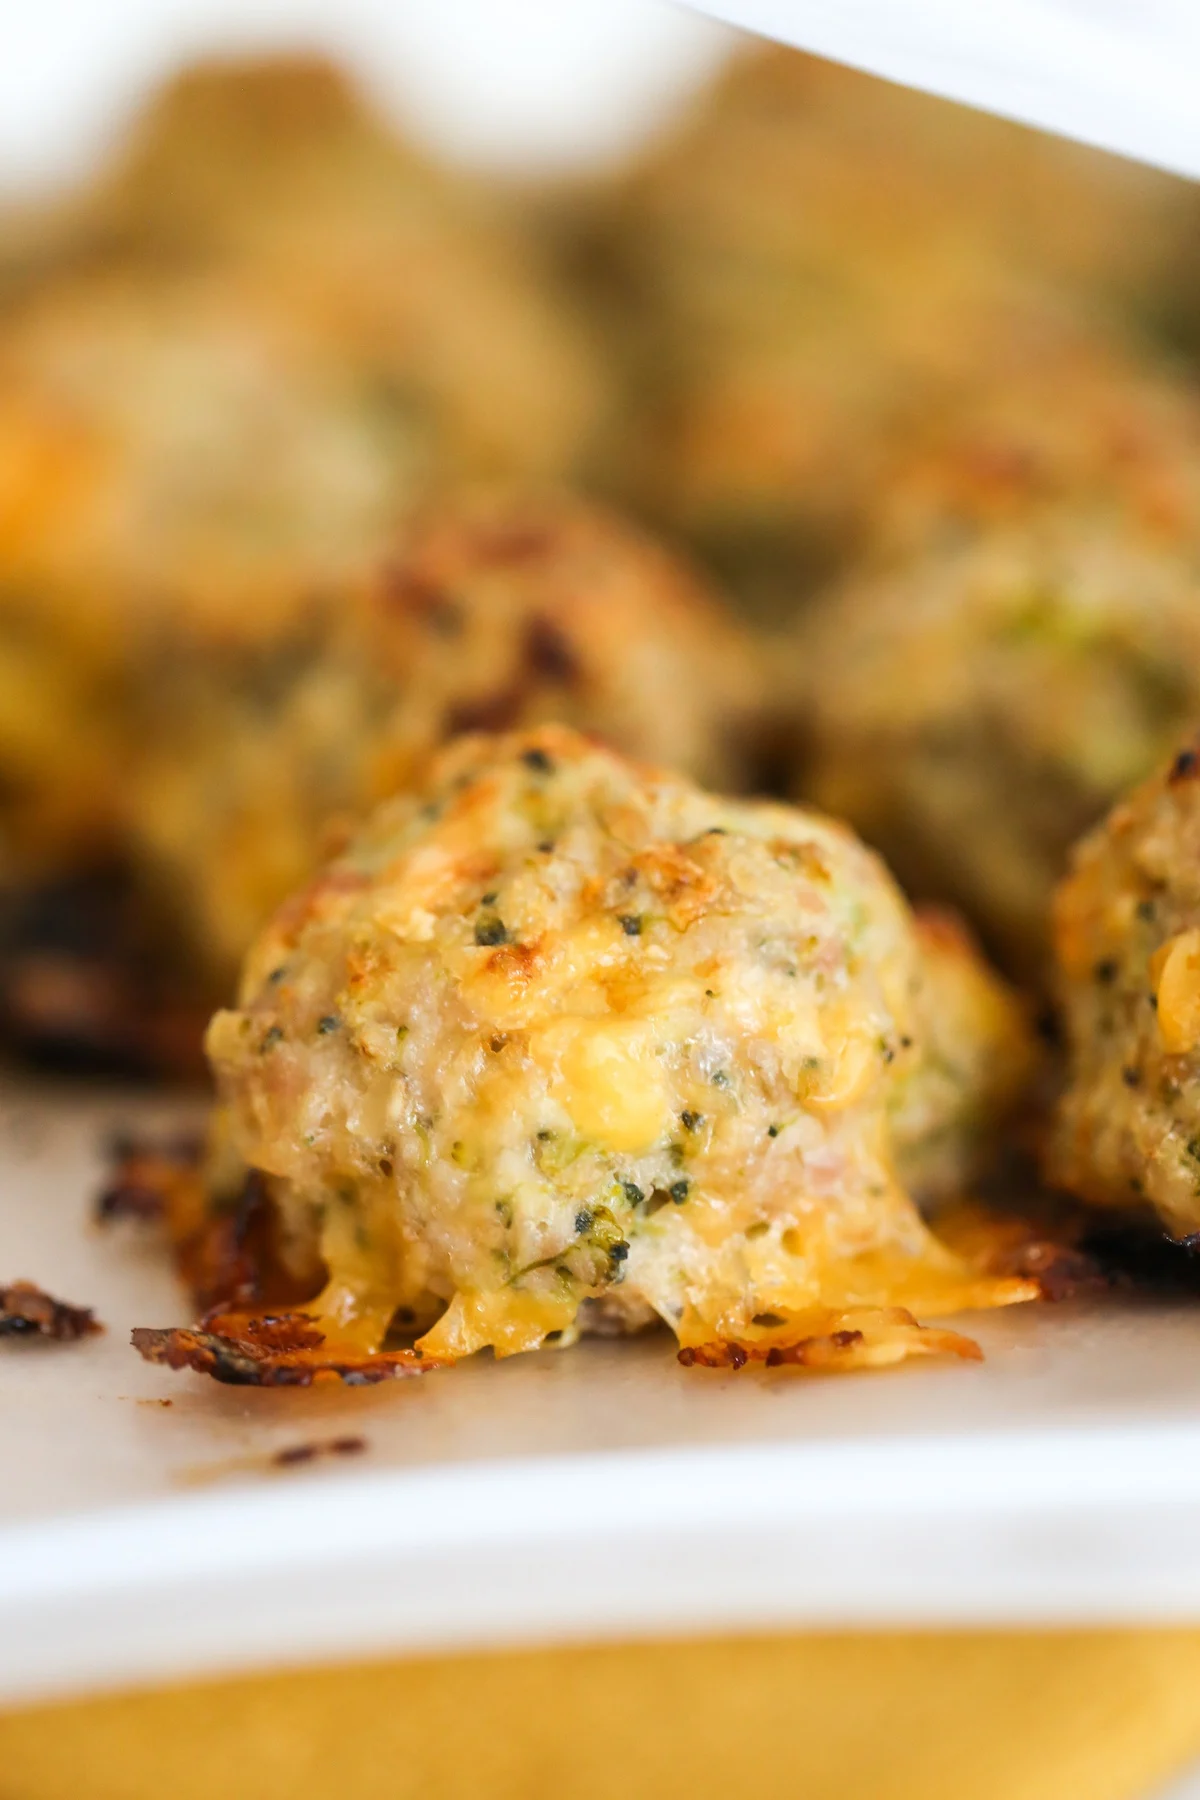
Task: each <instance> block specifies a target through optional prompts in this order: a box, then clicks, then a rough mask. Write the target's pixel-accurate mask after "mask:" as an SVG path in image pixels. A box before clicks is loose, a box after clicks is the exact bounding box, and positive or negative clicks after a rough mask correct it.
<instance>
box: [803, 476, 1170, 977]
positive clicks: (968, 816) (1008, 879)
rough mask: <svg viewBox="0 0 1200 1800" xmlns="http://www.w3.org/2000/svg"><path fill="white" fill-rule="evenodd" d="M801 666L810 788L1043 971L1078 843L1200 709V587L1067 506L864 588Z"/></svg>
mask: <svg viewBox="0 0 1200 1800" xmlns="http://www.w3.org/2000/svg"><path fill="white" fill-rule="evenodd" d="M796 659H797V669H798V674H799V681H800V683H801V685H802V688H803V693H804V696H805V715H804V724H805V726H806V728H807V729H808V730H809V732H810V741H809V744H808V749H807V753H806V755H805V756H804V757H803V758H802V762H803V770H802V779H801V789H802V791H803V792H804V793H806V794H809V795H811V796H812V797H813V798H814V799H815V800H816V801H817V803H818V804H819V805H822V806H824V807H826V808H828V809H829V810H830V811H833V812H836V813H838V814H840V815H842V816H844V817H846V818H848V819H849V820H850V821H851V823H852V824H854V825H855V827H856V828H857V829H858V830H860V831H861V832H862V833H863V835H864V836H865V837H866V838H867V839H868V841H869V842H871V843H873V844H875V845H876V846H877V847H878V848H879V849H880V850H882V851H883V853H884V855H885V856H886V857H887V858H888V860H889V862H890V863H891V864H892V866H893V867H894V868H895V870H896V872H897V874H898V875H899V877H900V879H901V881H902V882H903V883H904V884H905V887H906V888H907V889H908V891H909V892H911V893H914V894H917V895H920V896H923V897H937V898H944V899H948V900H951V901H953V902H954V903H955V904H957V905H959V906H961V907H962V908H963V910H964V911H965V912H966V913H967V914H968V916H969V917H970V918H971V919H972V920H973V921H974V922H975V923H976V924H978V925H979V927H980V928H981V929H982V931H983V933H984V936H985V939H986V941H988V942H989V944H990V945H991V946H992V947H994V948H996V949H997V950H999V951H1001V952H1002V953H1003V956H1004V958H1005V959H1006V960H1007V961H1008V962H1009V963H1010V964H1011V965H1013V966H1014V967H1016V968H1018V969H1020V970H1021V971H1022V972H1024V973H1025V974H1028V975H1032V976H1040V975H1041V974H1042V973H1044V969H1045V963H1046V960H1047V955H1048V945H1047V937H1048V923H1049V908H1050V895H1051V892H1052V889H1053V886H1054V883H1055V881H1056V880H1057V879H1058V877H1059V876H1060V874H1061V873H1062V870H1063V867H1064V866H1065V861H1066V855H1067V851H1068V849H1069V847H1070V845H1071V844H1072V842H1073V841H1074V840H1075V838H1077V837H1078V836H1079V834H1080V832H1082V831H1084V830H1086V829H1087V828H1088V827H1089V826H1090V825H1091V824H1093V823H1094V822H1095V820H1096V819H1097V818H1099V817H1101V816H1102V815H1103V813H1104V811H1105V808H1106V807H1107V806H1109V805H1111V803H1112V801H1113V799H1114V798H1115V797H1116V795H1118V794H1119V793H1120V792H1121V791H1122V790H1123V789H1124V788H1125V787H1127V786H1128V785H1129V784H1130V783H1131V782H1133V781H1136V780H1138V779H1140V778H1141V777H1142V776H1143V775H1144V774H1145V773H1146V772H1147V770H1149V769H1151V768H1153V766H1154V763H1155V761H1156V759H1157V758H1158V757H1160V756H1161V755H1163V754H1164V753H1165V750H1166V748H1167V747H1168V746H1169V745H1170V743H1171V742H1172V740H1173V738H1174V737H1175V736H1176V734H1177V733H1178V732H1179V730H1180V729H1181V728H1182V727H1183V726H1185V725H1186V723H1187V721H1188V720H1189V718H1190V717H1191V716H1192V715H1194V714H1195V713H1196V712H1197V711H1200V576H1198V574H1197V569H1196V566H1195V563H1194V559H1193V558H1192V557H1190V556H1188V555H1186V554H1185V553H1184V552H1183V550H1182V549H1181V548H1180V546H1179V545H1178V544H1177V543H1175V542H1173V541H1172V540H1171V539H1170V538H1168V539H1167V540H1162V539H1160V538H1159V537H1157V536H1155V535H1152V534H1150V533H1149V532H1145V531H1140V530H1134V529H1132V528H1127V527H1126V526H1125V525H1124V523H1123V522H1121V521H1119V520H1116V521H1114V520H1105V519H1104V517H1103V516H1102V515H1101V514H1099V513H1097V512H1095V511H1093V510H1091V509H1087V508H1080V509H1072V508H1070V507H1067V506H1065V505H1064V506H1060V507H1057V508H1055V509H1054V510H1053V512H1052V514H1050V515H1049V516H1037V517H1033V518H1028V519H1025V520H1022V521H1020V522H1013V523H1011V524H1009V525H1006V526H1004V527H998V528H996V529H995V530H992V531H985V532H983V533H981V534H980V535H979V536H978V537H976V538H975V539H973V540H970V541H968V542H966V543H965V544H962V545H958V546H954V545H951V546H945V545H938V546H935V547H933V548H931V549H929V550H927V551H925V552H924V553H922V554H919V555H915V556H913V557H912V558H910V559H908V560H903V561H901V562H900V563H899V564H898V565H897V566H895V567H891V568H886V569H884V570H882V571H873V572H871V573H870V574H867V575H864V576H863V577H862V578H860V579H859V580H858V581H857V582H853V583H851V584H849V585H848V586H847V588H846V589H845V590H844V591H843V592H842V593H841V594H840V595H839V596H838V597H837V598H836V599H834V600H832V601H831V602H830V604H829V606H828V608H827V609H826V610H825V611H823V612H822V613H821V615H820V616H819V617H818V618H817V619H816V620H815V621H814V622H813V624H812V626H811V628H809V629H807V630H805V631H802V632H801V634H800V637H799V639H798V647H797V652H796Z"/></svg>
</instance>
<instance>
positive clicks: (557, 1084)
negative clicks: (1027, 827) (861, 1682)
mask: <svg viewBox="0 0 1200 1800" xmlns="http://www.w3.org/2000/svg"><path fill="white" fill-rule="evenodd" d="M925 979H926V971H925V966H924V961H923V955H922V949H921V943H920V939H919V936H918V934H917V933H916V932H915V931H914V928H913V923H912V919H911V915H910V914H909V912H908V910H907V908H906V906H905V904H904V901H903V899H902V898H901V896H900V894H899V892H898V891H897V889H896V888H895V887H894V886H893V884H892V883H891V881H890V879H889V878H888V876H887V874H886V872H885V871H884V869H883V868H882V866H881V865H880V864H879V863H878V861H877V860H876V859H875V858H874V857H873V856H872V855H871V854H870V853H869V852H868V851H867V850H865V849H864V848H863V847H862V846H861V845H860V844H859V843H858V842H857V841H856V840H855V839H854V838H853V836H851V835H850V834H849V833H848V832H846V831H845V830H844V829H843V828H842V827H840V826H838V825H836V824H833V823H831V822H830V821H828V820H825V819H823V818H820V817H818V816H817V815H815V814H806V813H801V812H798V811H796V810H794V809H791V808H788V807H784V806H781V805H774V804H767V803H753V802H746V801H733V800H720V799H717V798H715V797H713V796H711V795H709V794H706V793H704V792H703V791H702V790H700V789H698V788H695V787H693V786H691V785H690V784H689V783H688V782H686V781H685V780H683V779H681V778H678V777H674V776H669V775H665V774H660V773H657V772H654V771H650V770H646V769H642V768H639V767H637V766H634V765H630V764H629V763H627V762H625V761H623V760H622V759H620V758H618V757H617V756H615V755H613V754H612V753H610V752H609V751H606V750H603V749H601V748H599V747H596V746H594V745H593V744H591V743H589V742H588V741H587V740H585V739H583V738H581V737H579V736H577V735H576V734H574V733H573V732H571V731H568V730H566V729H565V728H562V727H557V726H546V727H543V728H541V729H540V730H538V731H536V732H532V733H524V734H514V735H512V736H507V737H500V738H487V737H473V738H466V739H463V740H460V741H458V742H457V743H455V744H454V745H452V746H450V747H449V748H448V749H447V750H446V751H445V752H443V753H442V754H441V755H440V756H439V758H438V759H437V760H436V761H435V763H434V764H433V766H432V768H431V769H430V771H429V774H428V778H427V780H426V782H425V784H424V785H423V786H422V788H421V790H420V791H419V792H417V793H414V794H411V795H406V796H403V797H400V798H397V799H395V800H393V801H391V802H389V803H387V804H386V805H384V806H383V807H382V808H381V809H380V810H379V811H378V812H377V813H376V814H374V815H373V817H372V818H371V820H370V821H369V822H368V824H367V825H366V826H365V827H364V828H363V830H362V831H361V832H360V833H359V835H358V836H357V837H356V839H355V840H354V841H353V842H352V844H351V845H350V847H349V849H348V850H347V851H346V853H345V854H344V855H343V856H342V857H341V858H339V859H338V860H337V861H335V862H334V863H332V864H331V865H329V867H328V868H326V869H325V870H324V871H323V872H322V873H321V874H320V875H318V876H317V877H316V878H315V880H313V881H312V882H311V883H310V884H309V886H308V887H307V888H305V889H303V890H301V891H300V892H299V893H298V894H297V895H295V896H294V897H293V899H292V900H291V901H289V902H288V903H287V904H286V905H285V906H284V907H283V908H282V909H281V910H280V912H279V913H278V914H277V915H276V917H275V919H274V921H273V922H272V923H271V925H270V926H269V927H268V928H267V929H266V931H265V932H264V933H263V934H262V936H261V937H260V938H259V940H258V942H257V943H256V944H255V946H254V948H253V950H252V951H251V953H250V955H249V957H248V959H247V961H246V964H245V967H244V970H243V977H242V986H241V994H240V1003H239V1005H238V1007H237V1008H236V1009H234V1010H232V1011H228V1012H223V1013H219V1014H218V1015H217V1017H216V1018H215V1019H214V1021H213V1024H212V1026H211V1028H210V1032H209V1040H208V1048H209V1054H210V1059H211V1061H212V1065H213V1069H214V1072H215V1075H216V1079H217V1085H218V1090H219V1094H220V1097H221V1103H222V1106H223V1108H224V1109H225V1114H226V1120H227V1126H228V1129H229V1130H230V1131H231V1133H232V1142H233V1144H234V1146H235V1148H236V1151H237V1153H238V1154H239V1155H240V1157H241V1158H242V1160H243V1161H244V1162H245V1163H246V1164H248V1165H249V1166H251V1167H252V1168H254V1169H257V1170H259V1171H262V1172H263V1173H264V1174H265V1176H266V1177H267V1179H268V1181H269V1186H270V1192H271V1194H272V1196H273V1199H274V1204H275V1207H276V1209H277V1211H278V1214H279V1215H280V1217H281V1220H282V1223H283V1239H284V1242H285V1244H286V1245H287V1246H288V1248H289V1254H290V1256H291V1258H292V1259H293V1262H294V1263H295V1265H296V1267H297V1268H298V1269H301V1270H303V1269H311V1268H312V1267H314V1266H317V1267H320V1266H323V1267H324V1269H325V1271H326V1273H327V1286H326V1288H325V1290H324V1292H323V1294H322V1295H321V1296H320V1297H318V1298H317V1299H316V1300H314V1301H313V1302H311V1303H310V1304H309V1306H308V1309H307V1310H308V1312H309V1313H310V1314H311V1315H312V1316H313V1317H315V1318H316V1319H318V1320H321V1319H326V1320H334V1321H336V1330H337V1333H338V1337H339V1341H340V1342H346V1341H348V1340H349V1339H357V1341H358V1342H359V1343H360V1344H363V1343H365V1344H366V1345H367V1346H368V1347H373V1346H375V1345H378V1344H379V1343H381V1342H382V1341H383V1338H384V1335H385V1333H386V1332H387V1330H388V1327H389V1325H390V1323H391V1321H392V1320H393V1318H394V1317H396V1316H397V1315H398V1314H400V1315H402V1316H403V1317H405V1318H407V1319H409V1320H411V1321H413V1322H415V1327H416V1328H418V1329H420V1330H421V1332H422V1335H421V1337H420V1341H419V1345H418V1348H419V1349H420V1350H421V1352H422V1354H424V1355H427V1356H430V1357H431V1358H433V1359H435V1360H445V1359H450V1360H453V1359H455V1358H457V1357H460V1356H465V1355H467V1354H469V1353H471V1352H472V1351H474V1350H477V1349H481V1348H483V1347H485V1346H488V1345H490V1346H492V1347H493V1348H494V1349H495V1350H496V1351H497V1352H498V1353H500V1354H510V1353H513V1352H516V1351H521V1350H527V1349H533V1348H536V1347H538V1346H540V1345H542V1344H543V1343H545V1342H546V1341H547V1340H548V1339H554V1340H556V1341H562V1340H569V1339H570V1338H572V1337H573V1336H575V1335H576V1334H577V1333H578V1331H579V1330H580V1329H585V1328H589V1327H598V1328H601V1329H619V1330H632V1329H636V1328H638V1327H640V1326H642V1325H644V1324H646V1323H649V1322H651V1321H652V1320H653V1319H655V1318H659V1319H663V1320H665V1321H666V1322H667V1323H668V1324H669V1325H670V1326H671V1328H672V1329H673V1330H674V1331H675V1332H676V1334H677V1336H678V1337H679V1339H680V1341H681V1343H682V1344H683V1345H685V1346H693V1347H695V1346H706V1345H711V1344H714V1343H716V1344H737V1345H749V1346H751V1347H752V1348H753V1347H755V1346H757V1347H758V1348H759V1349H760V1350H762V1349H764V1348H765V1347H769V1346H786V1345H788V1344H789V1343H794V1342H796V1341H798V1340H800V1339H808V1338H810V1337H811V1335H812V1333H813V1332H814V1331H815V1330H834V1329H836V1321H837V1320H838V1319H845V1318H846V1317H849V1316H851V1315H862V1316H864V1317H869V1316H870V1315H871V1312H872V1309H878V1308H881V1307H882V1308H886V1307H889V1306H894V1305H897V1304H899V1305H908V1304H911V1305H913V1306H915V1307H917V1308H918V1309H924V1310H925V1311H926V1312H927V1313H931V1314H936V1313H944V1312H947V1311H953V1310H957V1309H959V1308H962V1307H964V1306H969V1305H976V1304H995V1303H999V1302H1007V1301H1008V1300H1011V1299H1020V1298H1025V1297H1028V1296H1029V1295H1030V1293H1031V1289H1030V1288H1029V1286H1028V1284H1027V1283H1023V1282H1020V1281H1009V1282H1007V1283H1005V1282H996V1281H993V1280H990V1279H984V1278H982V1277H980V1276H978V1275H977V1274H976V1273H974V1272H973V1271H972V1270H970V1269H969V1268H968V1267H967V1266H965V1265H964V1264H962V1263H961V1262H960V1261H959V1260H958V1259H957V1258H956V1257H955V1256H954V1255H953V1254H952V1253H951V1252H950V1251H948V1250H947V1249H945V1248H944V1247H943V1246H941V1245H940V1244H939V1243H938V1242H937V1240H936V1239H935V1238H934V1237H933V1235H932V1233H931V1231H930V1230H929V1228H928V1227H927V1226H926V1225H925V1224H924V1223H923V1222H922V1220H921V1217H920V1215H919V1213H918V1211H917V1209H916V1207H915V1205H914V1204H913V1201H912V1199H911V1198H910V1196H909V1195H908V1194H907V1193H906V1192H905V1190H904V1188H903V1186H902V1185H901V1180H900V1177H899V1175H898V1173H897V1157H898V1154H899V1146H898V1144H897V1142H896V1134H895V1131H894V1128H893V1113H895V1112H902V1111H903V1109H904V1106H905V1102H906V1095H907V1093H908V1091H909V1089H910V1088H911V1086H912V1084H913V1083H914V1082H915V1081H917V1080H919V1079H920V1078H921V1077H920V1070H921V1063H922V1059H923V1058H924V1056H925V1055H926V1052H927V1048H928V1044H927V1038H926V1019H925V1012H926V1005H927V1001H926V997H925V995H924V991H923V990H924V983H925ZM958 1103H959V1100H958V1098H957V1097H956V1098H955V1100H954V1101H953V1102H952V1104H958ZM935 1112H936V1107H935V1106H934V1107H930V1108H929V1116H928V1124H929V1125H930V1126H931V1127H932V1128H935V1129H936V1127H937V1125H938V1124H939V1123H940V1122H941V1121H940V1120H938V1119H937V1118H935V1117H934V1116H933V1114H934V1113H935ZM910 1137H911V1116H910ZM909 1323H910V1324H911V1321H910V1322H909ZM878 1325H879V1320H878V1317H876V1319H875V1330H874V1334H872V1331H871V1330H870V1329H867V1330H866V1331H865V1332H863V1331H860V1332H859V1336H858V1339H857V1340H856V1342H859V1343H860V1346H861V1344H862V1343H863V1342H865V1343H866V1345H867V1346H868V1350H867V1351H865V1352H864V1353H863V1354H864V1356H865V1358H866V1360H874V1361H888V1360H894V1359H895V1358H896V1357H898V1356H900V1355H904V1354H907V1353H908V1352H909V1350H910V1349H912V1348H914V1347H916V1348H920V1347H921V1345H920V1343H919V1341H917V1342H916V1343H915V1345H914V1343H913V1342H912V1340H911V1339H910V1337H909V1336H907V1335H905V1334H901V1335H900V1336H899V1337H898V1338H897V1337H892V1338H889V1337H888V1335H887V1333H886V1332H884V1333H883V1334H882V1336H881V1335H880V1332H879V1329H878ZM851 1336H852V1337H853V1331H852V1332H851ZM925 1347H926V1348H928V1347H929V1346H928V1345H926V1346H925Z"/></svg>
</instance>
